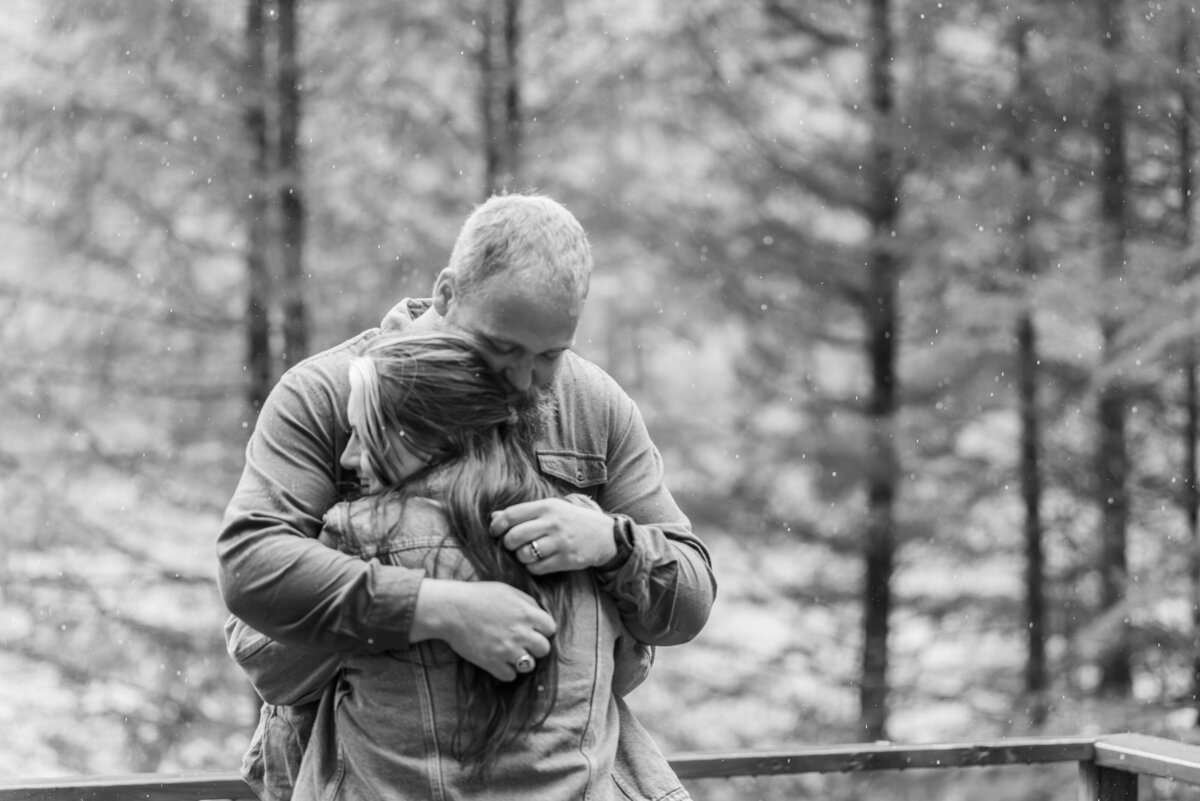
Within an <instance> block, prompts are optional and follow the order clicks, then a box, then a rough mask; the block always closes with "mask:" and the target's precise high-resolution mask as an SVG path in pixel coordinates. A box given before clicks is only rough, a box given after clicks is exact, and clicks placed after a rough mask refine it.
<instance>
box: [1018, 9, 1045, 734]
mask: <svg viewBox="0 0 1200 801" xmlns="http://www.w3.org/2000/svg"><path fill="white" fill-rule="evenodd" d="M1029 29H1030V23H1029V21H1028V20H1027V19H1024V18H1021V17H1018V19H1017V21H1016V23H1015V24H1014V27H1013V47H1014V50H1015V51H1016V57H1017V80H1018V85H1017V91H1016V97H1015V102H1014V103H1013V121H1014V127H1013V132H1012V144H1013V147H1014V157H1015V159H1016V165H1017V173H1018V175H1019V180H1020V182H1021V187H1022V191H1021V196H1020V197H1021V200H1020V202H1019V206H1018V208H1017V209H1016V212H1017V213H1016V225H1015V231H1016V237H1017V241H1018V243H1019V247H1020V251H1019V253H1020V255H1019V257H1018V258H1019V265H1018V268H1019V270H1020V272H1021V274H1022V276H1023V277H1025V278H1035V277H1036V276H1037V273H1038V263H1037V254H1036V252H1035V249H1034V242H1033V232H1034V225H1035V217H1036V213H1037V211H1036V202H1035V198H1036V193H1037V186H1036V177H1035V175H1034V166H1033V153H1032V150H1033V146H1032V144H1031V142H1032V138H1031V137H1032V133H1033V131H1032V121H1031V120H1030V118H1029V115H1028V112H1027V110H1026V109H1027V108H1028V102H1027V98H1029V97H1031V96H1032V95H1031V90H1032V86H1031V85H1030V83H1031V81H1030V67H1029V52H1028V42H1027V37H1028V35H1029ZM1016 336H1017V375H1018V392H1019V403H1020V409H1021V464H1020V472H1021V501H1022V505H1023V506H1024V508H1025V622H1026V642H1027V653H1026V658H1025V695H1026V697H1027V698H1028V699H1029V722H1030V724H1031V725H1033V726H1035V727H1039V726H1042V725H1043V724H1044V723H1045V722H1046V715H1047V713H1048V708H1047V693H1046V690H1047V676H1048V672H1047V669H1046V595H1045V558H1044V555H1043V552H1042V515H1041V498H1042V475H1041V459H1040V456H1041V454H1040V450H1041V439H1042V432H1041V414H1040V411H1039V407H1038V342H1037V328H1036V326H1035V323H1034V316H1033V304H1032V301H1027V302H1026V306H1025V308H1024V309H1023V310H1022V312H1021V314H1020V316H1019V317H1018V319H1017V324H1016Z"/></svg>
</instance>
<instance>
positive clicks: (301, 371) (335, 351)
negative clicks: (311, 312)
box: [284, 328, 380, 380]
mask: <svg viewBox="0 0 1200 801" xmlns="http://www.w3.org/2000/svg"><path fill="white" fill-rule="evenodd" d="M379 332H380V329H378V328H369V329H367V330H366V331H362V332H360V333H358V334H355V335H354V336H352V337H350V338H349V339H347V340H345V341H344V342H340V343H338V344H337V345H334V346H332V347H329V348H326V349H325V350H322V351H319V352H317V353H314V354H312V355H311V356H308V357H306V358H304V359H302V360H301V361H299V362H297V363H296V364H294V365H292V366H291V367H290V368H288V370H287V372H286V373H284V377H285V378H290V379H292V380H296V379H301V380H302V379H304V378H311V377H316V376H325V375H327V374H329V373H330V371H336V374H337V375H338V376H340V375H342V373H344V372H345V369H344V368H345V365H346V364H347V363H348V362H349V361H350V359H351V358H353V357H354V356H355V355H357V354H358V353H359V351H361V350H362V346H363V343H365V342H367V341H369V340H371V339H373V338H374V337H376V336H378V335H379Z"/></svg>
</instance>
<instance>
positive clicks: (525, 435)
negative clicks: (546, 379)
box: [510, 387, 555, 453]
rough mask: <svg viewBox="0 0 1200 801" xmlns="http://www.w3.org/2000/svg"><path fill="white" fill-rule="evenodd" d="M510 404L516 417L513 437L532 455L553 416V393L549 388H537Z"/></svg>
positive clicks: (516, 398)
mask: <svg viewBox="0 0 1200 801" xmlns="http://www.w3.org/2000/svg"><path fill="white" fill-rule="evenodd" d="M510 403H511V405H512V410H513V413H514V415H515V416H516V422H515V423H514V424H513V427H512V431H513V436H514V437H515V438H516V440H517V441H518V442H520V443H521V447H523V448H524V449H525V450H526V451H528V452H529V453H533V452H534V449H535V447H536V446H537V443H538V440H540V439H541V438H542V436H543V435H544V434H545V433H546V428H547V426H548V424H549V421H550V418H551V416H552V415H553V414H554V411H555V409H554V393H553V392H552V391H551V390H550V388H549V387H538V388H537V389H533V390H530V391H529V392H525V393H522V394H521V395H519V396H517V397H515V398H513V399H512V400H511V401H510Z"/></svg>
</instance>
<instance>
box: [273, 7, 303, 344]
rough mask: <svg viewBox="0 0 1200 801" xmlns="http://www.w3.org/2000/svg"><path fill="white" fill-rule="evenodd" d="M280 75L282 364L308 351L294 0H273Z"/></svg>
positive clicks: (298, 74)
mask: <svg viewBox="0 0 1200 801" xmlns="http://www.w3.org/2000/svg"><path fill="white" fill-rule="evenodd" d="M276 3H277V8H278V12H279V17H278V25H277V26H276V36H277V54H278V63H279V75H278V80H277V84H276V85H277V89H276V91H277V93H278V98H279V178H280V180H279V209H280V217H281V228H282V230H281V231H280V243H279V244H280V251H281V259H280V264H281V270H280V279H281V286H280V303H281V305H282V307H283V308H282V310H281V311H282V321H283V353H282V354H281V356H282V360H283V365H284V367H288V366H290V365H293V364H295V363H296V362H298V361H300V360H301V359H303V358H304V357H305V356H307V355H308V350H309V344H308V339H309V337H308V311H307V307H306V305H305V301H304V238H305V229H304V195H303V186H302V172H303V170H302V164H301V159H300V142H299V138H300V120H301V99H300V66H299V64H298V62H297V59H296V48H297V43H296V0H276Z"/></svg>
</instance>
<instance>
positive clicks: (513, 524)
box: [491, 498, 617, 575]
mask: <svg viewBox="0 0 1200 801" xmlns="http://www.w3.org/2000/svg"><path fill="white" fill-rule="evenodd" d="M491 531H492V535H493V536H496V537H502V538H503V541H504V547H505V548H508V549H509V550H510V551H512V552H513V553H515V554H516V555H517V559H519V560H521V562H523V563H524V564H525V565H526V566H527V567H528V568H529V572H530V573H533V574H535V575H544V574H546V573H560V572H563V571H567V570H583V569H584V568H588V567H599V566H600V565H603V564H606V563H608V562H610V561H611V560H612V559H613V557H615V556H616V555H617V542H616V540H615V539H614V538H613V519H612V518H611V517H609V516H608V515H606V514H605V513H604V512H601V511H599V510H598V509H594V508H591V507H587V506H582V505H578V504H574V503H571V502H570V501H567V500H564V499H562V498H545V499H543V500H538V501H527V502H525V503H518V504H515V505H513V506H510V507H508V508H507V509H501V510H500V511H498V512H496V513H495V514H493V515H492V522H491Z"/></svg>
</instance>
